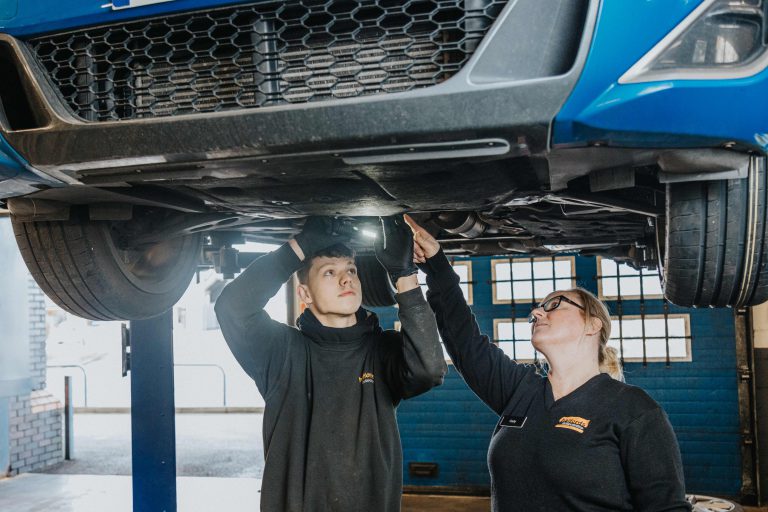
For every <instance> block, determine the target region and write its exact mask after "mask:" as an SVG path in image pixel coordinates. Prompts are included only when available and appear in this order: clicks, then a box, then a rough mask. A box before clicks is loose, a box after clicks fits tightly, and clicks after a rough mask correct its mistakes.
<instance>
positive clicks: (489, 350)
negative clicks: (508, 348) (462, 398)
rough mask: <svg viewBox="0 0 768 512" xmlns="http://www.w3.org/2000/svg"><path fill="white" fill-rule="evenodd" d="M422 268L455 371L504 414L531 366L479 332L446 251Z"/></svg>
mask: <svg viewBox="0 0 768 512" xmlns="http://www.w3.org/2000/svg"><path fill="white" fill-rule="evenodd" d="M419 267H420V268H421V269H422V270H423V271H424V272H425V273H426V274H427V286H428V288H429V290H428V291H427V300H428V301H429V305H430V306H432V310H433V311H434V312H435V317H436V319H437V326H438V329H439V331H440V336H442V338H443V343H444V344H445V347H446V349H447V350H448V353H449V354H450V356H451V361H453V364H454V366H455V367H456V370H457V371H458V372H459V373H460V374H461V376H462V377H463V378H464V380H465V381H466V382H467V384H468V385H469V387H470V388H471V389H472V391H474V392H475V394H476V395H477V396H478V397H480V399H481V400H482V401H483V402H485V403H486V404H487V405H488V406H489V407H490V408H491V409H493V410H494V411H495V412H496V414H499V415H500V414H502V412H503V410H504V406H505V405H506V404H507V403H508V402H509V400H510V398H511V397H512V393H514V391H515V388H516V387H517V386H518V385H519V384H520V382H521V381H522V379H523V378H524V377H525V376H526V375H527V374H529V373H530V371H531V369H530V368H529V367H526V366H525V365H521V364H517V363H516V362H514V361H513V360H512V359H510V358H509V357H508V356H507V355H506V354H505V353H504V351H503V350H501V349H500V348H499V347H497V346H496V345H494V344H493V343H491V342H490V340H489V339H488V337H487V336H485V335H484V334H481V333H480V328H479V327H478V325H477V320H476V319H475V316H474V315H473V314H472V310H470V308H469V306H468V305H467V301H466V300H465V299H464V296H463V295H462V293H461V288H460V287H459V276H458V275H456V273H455V272H454V271H453V267H451V264H450V262H449V261H448V258H446V257H445V254H444V253H443V251H442V250H441V251H439V252H438V253H437V254H436V255H434V256H433V257H431V258H429V259H428V260H427V262H426V263H425V264H423V265H419Z"/></svg>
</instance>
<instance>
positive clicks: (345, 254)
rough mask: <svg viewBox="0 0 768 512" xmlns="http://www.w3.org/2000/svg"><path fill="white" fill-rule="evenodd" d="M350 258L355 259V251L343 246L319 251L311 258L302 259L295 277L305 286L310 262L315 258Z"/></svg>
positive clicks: (333, 246) (337, 245)
mask: <svg viewBox="0 0 768 512" xmlns="http://www.w3.org/2000/svg"><path fill="white" fill-rule="evenodd" d="M322 257H326V258H351V259H353V260H354V259H355V251H354V250H353V249H352V248H351V247H347V246H346V245H344V244H336V245H332V246H330V247H326V248H325V249H321V250H319V251H317V252H315V253H314V254H312V255H311V256H308V257H306V258H304V261H303V262H302V264H301V268H300V269H299V270H298V271H296V276H297V277H298V278H299V282H300V283H301V284H307V278H308V277H309V269H310V268H312V262H314V261H315V258H322Z"/></svg>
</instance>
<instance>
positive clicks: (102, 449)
mask: <svg viewBox="0 0 768 512" xmlns="http://www.w3.org/2000/svg"><path fill="white" fill-rule="evenodd" d="M261 420H262V415H261V414H177V415H176V448H177V453H176V468H177V475H178V478H177V497H178V511H179V512H196V511H201V512H202V511H205V512H208V511H211V510H226V511H228V512H241V511H243V512H244V511H246V510H247V511H255V510H258V508H259V507H258V503H259V488H260V486H261V481H260V480H259V478H260V477H261V475H262V471H263V464H264V455H263V451H262V445H261ZM130 435H131V434H130V416H129V415H128V414H76V415H75V450H74V454H75V457H74V460H72V461H66V462H64V463H62V464H59V465H57V466H54V467H52V468H48V469H46V470H45V473H46V474H25V475H21V476H18V477H15V478H11V479H6V480H0V512H92V511H99V512H102V511H109V512H132V501H131V477H130V476H129V475H130V474H131V438H130ZM489 510H490V503H489V499H488V498H481V497H466V496H424V495H405V496H404V497H403V512H488V511H489ZM142 512H143V511H142ZM745 512H768V508H763V509H757V508H752V509H750V508H746V509H745Z"/></svg>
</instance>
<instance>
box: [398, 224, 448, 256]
mask: <svg viewBox="0 0 768 512" xmlns="http://www.w3.org/2000/svg"><path fill="white" fill-rule="evenodd" d="M403 218H404V219H405V222H407V223H408V225H409V226H410V227H411V230H412V231H413V261H414V262H415V263H426V261H427V259H428V258H431V257H432V256H434V255H435V254H437V253H438V251H440V243H439V242H438V241H437V240H435V238H434V237H433V236H432V235H430V234H429V232H427V230H426V229H424V228H423V227H421V226H419V225H418V224H416V221H415V220H413V219H412V218H411V217H410V216H409V215H403Z"/></svg>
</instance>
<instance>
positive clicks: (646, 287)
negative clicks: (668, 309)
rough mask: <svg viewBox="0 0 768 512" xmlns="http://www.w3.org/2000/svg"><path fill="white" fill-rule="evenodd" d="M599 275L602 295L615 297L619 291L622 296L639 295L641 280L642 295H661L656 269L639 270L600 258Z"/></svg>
mask: <svg viewBox="0 0 768 512" xmlns="http://www.w3.org/2000/svg"><path fill="white" fill-rule="evenodd" d="M641 273H642V277H641ZM600 277H601V284H602V296H603V297H611V298H615V297H618V296H619V292H621V296H622V297H640V296H641V293H640V291H641V290H640V283H641V281H642V285H643V288H642V296H643V297H657V296H661V295H662V291H661V280H660V279H659V273H658V272H657V271H653V270H643V271H642V272H641V271H639V270H635V269H633V268H632V267H630V266H629V265H627V264H625V263H622V264H620V265H617V264H616V262H615V261H612V260H609V259H605V258H600Z"/></svg>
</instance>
